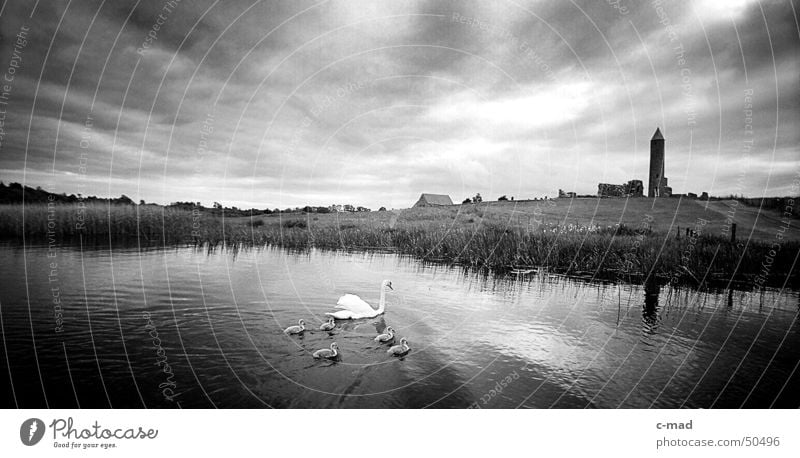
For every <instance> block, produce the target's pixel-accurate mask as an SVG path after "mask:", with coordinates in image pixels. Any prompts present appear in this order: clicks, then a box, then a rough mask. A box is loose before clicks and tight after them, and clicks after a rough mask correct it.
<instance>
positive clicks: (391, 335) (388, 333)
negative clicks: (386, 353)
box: [375, 326, 394, 342]
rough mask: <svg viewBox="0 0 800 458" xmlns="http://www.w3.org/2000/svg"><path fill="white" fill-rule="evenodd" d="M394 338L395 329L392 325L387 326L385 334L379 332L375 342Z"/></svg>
mask: <svg viewBox="0 0 800 458" xmlns="http://www.w3.org/2000/svg"><path fill="white" fill-rule="evenodd" d="M392 339H394V329H392V327H391V326H386V332H385V333H384V334H378V337H376V338H375V342H388V341H390V340H392Z"/></svg>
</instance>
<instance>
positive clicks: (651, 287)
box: [642, 279, 661, 333]
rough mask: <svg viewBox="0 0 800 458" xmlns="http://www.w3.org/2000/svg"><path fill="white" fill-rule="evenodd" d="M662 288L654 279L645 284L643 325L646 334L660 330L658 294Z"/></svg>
mask: <svg viewBox="0 0 800 458" xmlns="http://www.w3.org/2000/svg"><path fill="white" fill-rule="evenodd" d="M660 292H661V287H660V286H659V285H658V283H657V282H656V281H655V280H653V279H648V280H647V281H646V282H645V284H644V307H642V324H643V325H644V330H645V332H649V333H654V332H656V329H657V328H658V294H659V293H660Z"/></svg>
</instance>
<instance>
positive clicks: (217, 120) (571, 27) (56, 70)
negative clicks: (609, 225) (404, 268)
mask: <svg viewBox="0 0 800 458" xmlns="http://www.w3.org/2000/svg"><path fill="white" fill-rule="evenodd" d="M0 33H1V34H2V42H0V65H2V66H0V73H3V75H0V78H3V79H4V80H3V81H2V84H0V89H2V91H0V111H2V112H0V118H2V124H0V126H1V127H2V130H1V131H0V142H1V143H0V148H1V149H0V179H2V180H3V181H5V182H11V181H20V182H25V183H26V184H28V185H30V186H42V187H44V188H45V189H48V190H54V191H56V192H62V191H63V192H67V193H82V194H85V195H90V194H96V195H101V196H108V195H112V196H117V195H119V194H126V195H128V196H130V197H132V198H133V199H135V200H139V199H144V200H146V201H148V202H151V201H154V202H159V203H168V202H171V201H178V200H181V201H184V200H191V201H202V202H203V203H205V204H210V203H211V202H213V201H219V202H222V203H223V204H225V205H236V206H240V207H246V208H249V207H257V208H265V207H269V208H273V207H281V208H284V207H287V206H292V207H293V206H298V205H305V204H311V205H329V204H332V203H352V204H354V205H365V206H369V207H372V208H377V207H379V206H386V207H389V208H404V207H408V206H410V205H411V204H413V202H414V201H415V200H416V198H417V197H418V195H419V193H421V192H433V193H444V194H449V195H451V196H452V197H453V199H454V200H459V201H460V200H463V198H464V197H467V196H470V195H474V194H475V193H476V192H480V193H481V194H482V195H483V196H485V197H486V198H489V199H492V200H493V199H496V198H497V197H498V196H500V195H503V194H505V195H508V196H515V197H516V198H518V199H521V198H532V197H537V196H544V195H550V196H553V195H555V194H556V193H557V190H558V189H559V188H562V189H565V190H570V191H576V192H578V193H586V194H593V193H596V191H597V183H598V182H609V183H622V182H624V181H626V180H629V179H632V178H638V179H641V180H643V181H645V185H646V179H647V165H648V155H649V140H650V137H651V136H652V134H653V131H654V130H655V128H656V127H657V126H658V127H661V130H662V131H663V133H664V136H665V137H666V175H667V176H668V178H669V180H670V185H671V186H672V187H673V189H674V191H675V192H678V193H685V192H698V193H699V192H701V191H708V192H710V193H711V194H712V195H727V194H744V195H749V196H760V195H785V194H788V193H796V192H797V189H796V188H794V189H793V180H796V179H797V177H798V173H800V155H799V154H798V149H799V148H798V145H800V129H798V125H799V121H800V119H798V118H800V110H798V98H799V97H798V96H800V84H798V74H800V27H798V13H797V10H796V6H794V5H792V4H791V3H790V2H772V1H760V2H758V1H744V0H733V1H709V0H703V1H693V2H673V1H666V0H664V1H663V4H662V2H661V1H659V0H656V1H654V2H633V1H631V0H619V1H581V2H571V1H569V2H568V1H531V2H524V3H523V2H517V1H497V2H485V1H394V0H386V1H330V2H325V1H322V2H319V3H314V2H306V1H295V0H291V1H290V0H281V1H253V0H247V1H229V0H226V1H224V2H223V1H213V0H201V1H191V2H189V1H188V0H183V1H177V0H173V1H172V2H170V1H161V0H152V1H139V2H136V1H130V2H125V1H110V0H109V1H69V2H68V1H53V2H50V1H47V2H43V1H42V2H35V1H11V0H9V1H4V2H3V3H2V7H1V9H0ZM9 80H10V81H9ZM749 94H752V95H749Z"/></svg>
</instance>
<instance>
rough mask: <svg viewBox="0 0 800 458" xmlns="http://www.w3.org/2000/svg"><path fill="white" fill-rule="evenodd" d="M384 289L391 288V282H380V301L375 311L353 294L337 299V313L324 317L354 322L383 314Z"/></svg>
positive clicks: (384, 307) (329, 313)
mask: <svg viewBox="0 0 800 458" xmlns="http://www.w3.org/2000/svg"><path fill="white" fill-rule="evenodd" d="M386 288H389V289H392V290H393V289H394V288H392V282H391V281H389V280H384V281H383V282H381V300H380V302H379V303H378V309H377V310H375V309H374V308H372V306H371V305H369V304H368V303H366V302H364V300H363V299H361V298H360V297H358V296H356V295H355V294H345V295H344V296H342V297H340V298H339V302H337V303H336V308H337V309H342V310H339V311H338V312H328V313H326V315H328V316H332V317H334V318H336V319H337V320H356V319H359V318H373V317H376V316H378V315H380V314H381V313H383V312H384V310H385V309H386Z"/></svg>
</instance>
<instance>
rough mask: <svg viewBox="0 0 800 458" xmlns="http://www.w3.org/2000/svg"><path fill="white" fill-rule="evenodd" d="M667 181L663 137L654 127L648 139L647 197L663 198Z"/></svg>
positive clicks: (659, 130)
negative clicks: (648, 174) (648, 170)
mask: <svg viewBox="0 0 800 458" xmlns="http://www.w3.org/2000/svg"><path fill="white" fill-rule="evenodd" d="M666 185H667V179H666V178H664V136H663V135H661V129H659V128H657V127H656V133H654V134H653V138H651V139H650V177H649V180H648V182H647V197H663V194H664V192H663V191H664V189H663V188H664V187H665V186H666Z"/></svg>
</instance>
